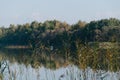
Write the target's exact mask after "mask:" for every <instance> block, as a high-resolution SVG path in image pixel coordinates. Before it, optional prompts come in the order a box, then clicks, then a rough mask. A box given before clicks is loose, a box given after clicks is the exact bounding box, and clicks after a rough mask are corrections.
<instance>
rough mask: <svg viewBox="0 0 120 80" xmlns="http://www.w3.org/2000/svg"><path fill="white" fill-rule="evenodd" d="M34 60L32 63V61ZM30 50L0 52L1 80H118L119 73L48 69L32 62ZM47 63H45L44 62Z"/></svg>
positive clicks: (74, 67) (71, 66)
mask: <svg viewBox="0 0 120 80" xmlns="http://www.w3.org/2000/svg"><path fill="white" fill-rule="evenodd" d="M33 60H34V61H33ZM39 60H40V61H42V60H41V58H40V59H39V58H34V57H32V53H31V51H30V50H0V78H1V79H3V80H120V71H118V72H110V71H103V70H92V69H91V68H89V67H88V68H86V69H85V70H83V69H79V68H78V67H76V66H75V65H68V66H67V67H60V68H58V69H50V68H47V67H43V66H45V65H40V66H39V63H36V64H38V67H37V68H34V67H33V65H36V64H35V63H34V62H37V61H39ZM46 63H47V62H46ZM47 65H49V64H47Z"/></svg>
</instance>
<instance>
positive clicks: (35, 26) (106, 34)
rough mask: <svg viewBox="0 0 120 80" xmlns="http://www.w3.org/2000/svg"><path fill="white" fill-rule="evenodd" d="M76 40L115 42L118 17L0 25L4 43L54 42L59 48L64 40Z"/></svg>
mask: <svg viewBox="0 0 120 80" xmlns="http://www.w3.org/2000/svg"><path fill="white" fill-rule="evenodd" d="M76 41H81V42H82V43H88V42H94V41H98V42H116V41H118V42H119V41H120V20H118V19H115V18H110V19H102V20H99V21H91V22H90V23H86V22H82V21H78V22H77V23H76V24H73V25H69V24H67V23H66V22H60V21H57V20H53V21H45V22H44V23H39V22H37V21H33V22H32V23H31V24H29V23H26V24H23V25H14V24H10V26H9V27H8V28H6V27H0V44H1V45H31V46H32V47H35V44H39V45H40V44H43V45H45V46H50V45H53V46H54V47H55V48H58V47H59V48H60V47H62V46H63V44H64V43H66V44H67V43H72V44H75V42H76Z"/></svg>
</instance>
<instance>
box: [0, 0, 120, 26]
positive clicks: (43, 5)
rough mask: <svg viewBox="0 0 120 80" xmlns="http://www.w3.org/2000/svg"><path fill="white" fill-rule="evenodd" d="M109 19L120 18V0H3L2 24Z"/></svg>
mask: <svg viewBox="0 0 120 80" xmlns="http://www.w3.org/2000/svg"><path fill="white" fill-rule="evenodd" d="M105 18H117V19H120V0H0V27H2V26H5V27H8V26H9V25H10V24H15V25H17V24H25V23H31V22H32V21H38V22H44V21H46V20H54V19H56V20H60V21H62V22H67V23H69V24H74V23H77V22H78V21H79V20H82V21H86V22H90V21H93V20H100V19H105Z"/></svg>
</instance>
